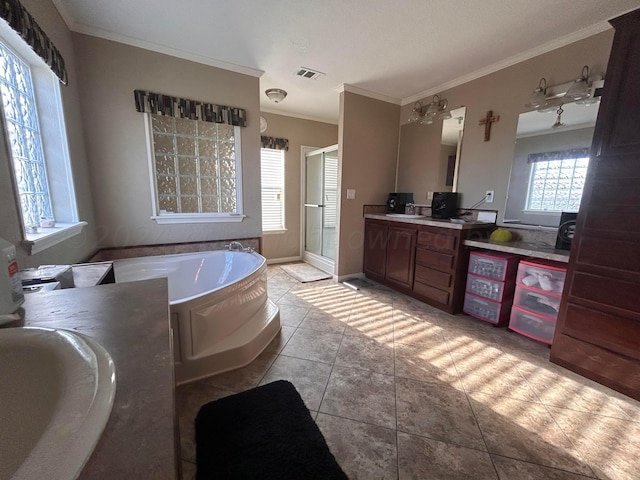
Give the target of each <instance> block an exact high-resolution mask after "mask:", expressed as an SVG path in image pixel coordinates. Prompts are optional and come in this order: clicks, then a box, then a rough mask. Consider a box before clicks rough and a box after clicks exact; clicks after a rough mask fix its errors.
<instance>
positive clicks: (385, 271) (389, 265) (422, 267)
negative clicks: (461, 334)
mask: <svg viewBox="0 0 640 480" xmlns="http://www.w3.org/2000/svg"><path fill="white" fill-rule="evenodd" d="M487 228H488V227H481V228H478V229H455V228H446V227H444V226H443V227H433V226H427V225H420V224H411V223H405V222H395V221H387V220H377V219H371V218H366V219H365V228H364V232H365V235H364V236H365V245H364V266H363V270H364V273H365V275H366V276H367V277H369V278H371V279H373V280H376V281H378V282H380V283H383V284H385V285H388V286H390V287H393V288H394V289H396V290H398V291H400V292H402V293H405V294H407V295H411V296H412V297H415V298H417V299H419V300H422V301H423V302H425V303H428V304H430V305H433V306H435V307H437V308H439V309H441V310H444V311H446V312H449V313H460V312H461V311H462V304H463V301H464V290H465V282H466V271H467V265H468V263H469V252H468V250H467V249H466V247H465V246H464V245H463V242H464V240H465V239H467V238H468V237H469V235H471V234H477V233H478V232H486V231H488V230H487ZM481 236H482V234H481Z"/></svg>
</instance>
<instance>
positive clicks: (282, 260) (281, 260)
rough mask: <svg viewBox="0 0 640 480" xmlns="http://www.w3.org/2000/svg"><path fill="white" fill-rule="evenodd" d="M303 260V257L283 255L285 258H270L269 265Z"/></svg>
mask: <svg viewBox="0 0 640 480" xmlns="http://www.w3.org/2000/svg"><path fill="white" fill-rule="evenodd" d="M301 260H302V257H300V256H298V257H283V258H268V259H267V265H275V264H277V263H291V262H299V261H301Z"/></svg>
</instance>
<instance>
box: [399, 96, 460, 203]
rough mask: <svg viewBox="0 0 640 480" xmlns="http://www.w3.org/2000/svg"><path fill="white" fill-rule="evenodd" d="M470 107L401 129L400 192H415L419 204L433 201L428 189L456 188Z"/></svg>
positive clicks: (436, 190) (434, 190)
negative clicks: (441, 117) (466, 115)
mask: <svg viewBox="0 0 640 480" xmlns="http://www.w3.org/2000/svg"><path fill="white" fill-rule="evenodd" d="M465 113H466V107H459V108H456V109H452V110H451V118H450V119H447V120H443V121H442V126H441V127H440V122H439V121H435V122H434V123H433V124H432V125H421V124H420V123H419V122H413V123H407V124H404V125H402V127H401V129H400V151H399V155H398V184H397V190H396V191H398V192H413V198H414V201H415V203H416V204H418V205H431V199H430V198H428V196H427V192H455V191H456V190H457V184H458V167H459V163H460V148H461V145H462V134H463V130H464V119H465Z"/></svg>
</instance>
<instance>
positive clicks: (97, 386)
mask: <svg viewBox="0 0 640 480" xmlns="http://www.w3.org/2000/svg"><path fill="white" fill-rule="evenodd" d="M0 378H1V379H2V388H1V389H0V425H2V435H0V458H2V461H1V462H0V480H5V479H14V480H18V479H33V478H47V479H51V480H52V479H72V478H76V477H77V476H78V474H79V473H80V470H81V469H82V467H83V466H84V464H85V463H86V461H87V460H88V459H89V457H90V455H91V453H92V452H93V449H94V448H95V446H96V444H97V443H98V439H99V438H100V436H101V434H102V432H103V430H104V427H105V425H106V424H107V420H108V419H109V415H110V414H111V408H112V406H113V400H114V397H115V390H116V377H115V366H114V363H113V360H112V359H111V356H110V355H109V353H108V352H107V351H106V350H105V349H104V348H103V347H102V346H101V345H100V344H99V343H97V342H96V341H95V340H93V339H91V338H89V337H87V336H85V335H81V334H78V333H73V332H70V331H66V330H54V329H48V328H30V327H24V328H7V329H3V330H0Z"/></svg>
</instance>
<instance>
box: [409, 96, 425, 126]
mask: <svg viewBox="0 0 640 480" xmlns="http://www.w3.org/2000/svg"><path fill="white" fill-rule="evenodd" d="M423 108H424V107H423V106H422V102H421V101H420V100H418V101H417V102H416V103H414V104H413V110H411V115H409V118H408V119H407V122H409V123H414V122H419V121H420V119H421V118H422V117H424V112H423V111H422V109H423Z"/></svg>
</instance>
